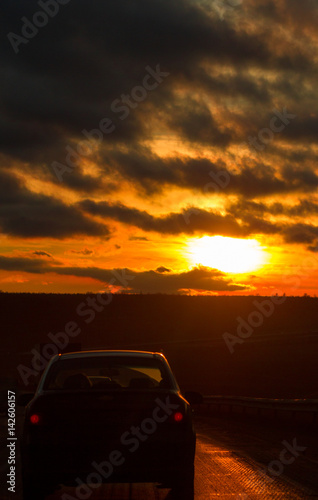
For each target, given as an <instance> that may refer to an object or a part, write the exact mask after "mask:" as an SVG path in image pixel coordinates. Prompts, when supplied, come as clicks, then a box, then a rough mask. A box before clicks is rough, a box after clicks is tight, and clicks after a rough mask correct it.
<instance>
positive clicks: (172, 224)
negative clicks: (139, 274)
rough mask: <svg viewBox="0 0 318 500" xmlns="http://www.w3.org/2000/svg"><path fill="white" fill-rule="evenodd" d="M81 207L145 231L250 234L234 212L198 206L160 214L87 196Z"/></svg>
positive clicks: (86, 210) (93, 213) (88, 211)
mask: <svg viewBox="0 0 318 500" xmlns="http://www.w3.org/2000/svg"><path fill="white" fill-rule="evenodd" d="M79 207H80V208H81V209H82V210H84V211H85V212H86V213H89V214H91V215H99V216H104V217H105V218H107V219H108V218H110V219H112V220H117V221H119V222H122V223H124V224H130V225H133V226H136V227H138V228H140V229H142V230H143V231H155V232H158V233H162V234H180V233H185V234H193V233H195V232H201V233H202V232H204V233H207V234H221V235H224V236H244V235H246V234H247V229H246V228H244V227H242V226H241V225H240V224H239V223H238V222H237V221H236V219H235V218H234V217H232V216H231V215H221V214H219V213H214V212H213V211H207V210H202V209H199V208H195V207H189V208H186V209H184V210H183V211H182V212H181V213H169V214H167V215H163V216H159V217H156V216H154V215H151V214H149V213H148V212H146V211H142V210H138V209H137V208H130V207H126V206H124V205H122V204H117V205H112V204H109V203H107V202H95V201H93V200H84V201H82V202H80V203H79Z"/></svg>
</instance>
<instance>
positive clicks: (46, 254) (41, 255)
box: [33, 251, 52, 258]
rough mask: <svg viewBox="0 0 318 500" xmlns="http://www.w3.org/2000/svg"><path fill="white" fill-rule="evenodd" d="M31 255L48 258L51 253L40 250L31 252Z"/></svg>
mask: <svg viewBox="0 0 318 500" xmlns="http://www.w3.org/2000/svg"><path fill="white" fill-rule="evenodd" d="M33 255H38V256H39V257H50V258H51V257H52V255H51V254H49V253H47V252H42V251H36V252H33Z"/></svg>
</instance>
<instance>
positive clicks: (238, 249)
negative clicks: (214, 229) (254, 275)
mask: <svg viewBox="0 0 318 500" xmlns="http://www.w3.org/2000/svg"><path fill="white" fill-rule="evenodd" d="M188 248H189V253H190V259H191V261H192V263H193V264H194V265H202V266H206V267H211V268H213V269H218V270H219V271H223V272H225V273H247V272H251V271H255V270H257V269H259V268H260V267H262V265H263V264H264V263H265V252H264V251H263V249H262V247H261V245H260V243H259V242H258V241H256V240H247V239H239V238H228V237H224V236H203V237H202V238H199V239H193V240H191V241H190V242H189V244H188Z"/></svg>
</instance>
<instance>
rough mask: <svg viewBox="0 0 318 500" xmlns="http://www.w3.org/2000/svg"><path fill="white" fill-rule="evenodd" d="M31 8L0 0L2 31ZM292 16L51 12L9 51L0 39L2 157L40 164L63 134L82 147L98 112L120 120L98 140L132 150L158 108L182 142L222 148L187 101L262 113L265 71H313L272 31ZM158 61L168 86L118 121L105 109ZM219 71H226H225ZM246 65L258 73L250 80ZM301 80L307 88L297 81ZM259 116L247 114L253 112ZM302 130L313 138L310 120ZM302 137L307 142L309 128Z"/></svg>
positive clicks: (226, 135) (211, 121) (148, 7)
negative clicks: (229, 103)
mask: <svg viewBox="0 0 318 500" xmlns="http://www.w3.org/2000/svg"><path fill="white" fill-rule="evenodd" d="M271 5H272V4H271ZM284 6H285V7H284ZM38 10H40V8H39V5H38V4H37V3H36V2H34V1H31V2H27V3H25V2H24V1H22V0H17V1H15V2H14V5H13V4H12V2H11V1H9V0H4V1H3V3H2V16H1V28H2V31H3V33H4V34H5V35H6V34H7V33H9V32H14V33H16V34H19V35H20V34H21V29H22V26H23V22H22V21H21V18H22V16H25V17H26V18H28V19H29V20H32V17H33V15H34V13H35V12H37V11H38ZM298 10H299V9H297V8H296V6H294V7H293V9H291V12H292V13H293V15H291V12H290V9H289V8H288V7H287V3H286V2H281V5H280V8H275V7H274V6H270V5H267V4H266V3H265V4H262V5H261V6H259V5H258V4H257V3H256V2H255V4H254V3H253V2H249V3H248V6H245V5H243V4H242V5H240V6H237V7H236V8H233V9H232V11H233V12H232V13H233V14H234V15H235V16H237V17H235V20H236V22H235V23H232V22H231V15H229V16H225V18H224V20H220V17H219V15H218V13H217V12H216V10H215V9H214V10H213V6H211V3H210V2H205V3H204V2H201V3H200V2H194V1H193V2H192V1H190V0H176V1H174V2H171V1H169V0H155V1H152V2H148V1H146V0H141V1H138V2H136V1H131V0H121V1H118V2H115V1H110V2H102V1H96V2H94V3H93V4H91V5H90V6H89V9H88V8H87V3H86V2H85V1H84V0H78V1H77V2H71V3H70V4H69V5H66V6H62V5H60V6H59V13H58V14H57V15H56V17H55V18H54V19H50V20H49V22H48V24H47V26H45V27H44V28H42V29H41V28H40V29H39V33H38V34H37V35H36V36H35V37H34V38H31V39H29V41H28V43H27V44H21V45H20V46H19V47H18V50H19V53H18V54H15V53H14V50H13V48H12V46H11V44H10V41H9V39H8V38H6V39H5V40H4V43H3V44H2V48H1V52H0V53H1V60H2V72H3V78H2V92H1V98H0V99H1V107H2V114H3V115H2V120H1V121H0V146H1V147H2V151H3V152H5V153H6V154H8V155H9V156H13V157H14V158H19V159H22V160H23V161H29V162H30V163H31V164H32V163H36V162H40V163H41V164H43V165H46V166H48V165H50V164H51V162H52V161H54V160H56V161H61V160H63V156H64V157H65V151H64V149H65V146H66V145H67V144H68V142H67V140H66V138H67V137H71V138H72V141H74V139H75V138H76V140H79V141H81V140H83V138H84V137H83V134H82V130H83V129H84V128H85V129H87V130H90V129H95V128H98V124H99V122H100V120H101V119H102V118H104V117H110V118H111V119H113V120H114V121H115V123H116V125H117V126H116V130H115V132H114V133H113V134H111V137H108V138H105V142H106V144H109V143H111V144H114V143H116V142H119V143H122V142H125V143H127V142H133V143H136V142H138V141H139V140H140V139H142V138H144V137H145V136H147V135H149V130H148V127H147V118H148V117H149V116H153V115H155V114H158V112H160V114H161V115H160V116H162V114H163V120H164V122H165V123H166V124H169V125H170V126H171V127H172V128H173V129H174V130H175V132H177V133H181V135H182V136H183V137H186V138H187V139H188V140H189V141H190V142H201V143H210V142H211V144H213V145H214V146H219V147H221V148H223V147H225V146H227V145H228V144H229V142H230V140H231V139H232V138H233V136H235V131H234V130H233V129H230V127H228V126H226V125H225V124H224V123H222V124H220V123H219V122H218V119H216V118H215V116H214V113H213V114H212V113H211V111H210V109H208V107H207V106H206V105H205V104H203V101H202V99H201V100H198V99H197V98H196V95H195V94H198V93H199V94H202V90H203V92H204V93H205V94H206V95H207V96H208V97H209V98H212V99H213V98H216V99H218V98H219V96H223V97H225V98H229V99H231V98H232V97H236V96H237V97H240V96H242V97H243V98H244V100H245V101H249V100H253V101H255V100H256V101H257V102H258V103H259V105H264V104H266V106H267V107H269V106H270V102H271V100H272V95H271V94H272V91H273V93H275V91H276V92H277V82H276V81H275V80H273V79H272V78H271V79H269V78H266V74H265V72H266V70H268V71H269V72H271V71H277V72H278V73H280V74H281V73H284V71H286V72H289V75H288V78H286V80H285V81H286V82H287V81H288V80H289V81H290V80H291V78H295V76H294V75H293V74H292V75H291V74H290V73H291V72H294V73H295V74H297V73H299V71H302V72H303V73H305V74H308V75H310V74H311V73H312V71H313V65H312V61H311V59H310V57H309V54H307V52H306V50H305V49H307V46H304V47H302V46H301V44H299V43H296V42H295V43H292V40H291V39H290V37H287V36H285V35H284V32H283V30H281V31H280V33H279V35H278V34H277V33H276V31H277V30H275V26H276V22H277V21H279V22H281V20H282V19H284V16H285V19H286V20H287V19H288V20H289V22H290V25H291V26H293V21H296V14H295V13H296V12H297V14H298ZM260 12H262V16H267V17H268V22H267V24H266V26H262V23H261V22H259V21H258V18H257V16H259V14H260ZM313 12H314V13H315V14H316V9H315V8H314V6H313V4H312V3H309V2H307V3H306V10H305V12H303V10H302V15H301V19H302V20H304V19H306V21H307V22H308V21H309V19H310V17H311V14H312V13H313ZM287 14H288V15H287ZM240 16H241V17H240ZM246 18H247V19H248V18H251V19H253V21H254V22H256V23H257V24H256V25H257V26H258V27H259V28H261V29H255V30H252V29H249V28H248V23H245V24H244V23H240V22H239V21H240V20H241V19H246ZM264 18H265V17H264ZM271 33H273V34H274V35H275V36H274V37H271ZM278 36H280V39H279V42H280V43H279V50H276V51H274V50H272V46H271V43H273V42H272V41H271V39H272V38H274V40H275V41H276V39H277V37H278ZM276 47H277V45H276ZM157 64H160V65H161V67H162V69H163V70H165V71H168V72H169V73H170V75H171V76H169V79H170V83H168V85H166V86H165V85H163V86H162V87H159V88H158V89H156V91H155V92H150V95H149V98H147V100H146V102H145V103H141V105H140V106H138V107H137V108H136V109H132V110H131V113H130V115H129V117H128V118H127V119H126V120H122V121H121V120H120V119H119V115H118V114H116V113H114V112H112V111H111V103H112V102H113V100H114V99H117V98H119V97H120V96H121V95H122V94H129V93H130V92H131V90H132V89H133V88H134V87H135V86H136V85H140V84H141V83H142V80H143V77H144V75H145V67H146V66H148V65H150V66H151V67H155V66H156V65H157ZM220 68H230V69H231V70H230V71H223V72H222V71H220ZM255 68H258V69H261V70H262V71H263V72H264V76H262V77H260V76H259V75H258V76H253V77H252V76H251V71H252V70H254V69H255ZM167 82H168V80H167ZM275 85H276V87H275ZM299 85H301V86H302V87H303V88H305V87H306V86H304V85H302V82H299ZM293 87H294V88H295V85H294V86H293V85H291V87H290V90H291V91H292V89H293ZM180 89H187V94H188V96H191V98H190V99H189V98H188V97H186V98H184V99H182V98H180V93H179V91H180ZM285 90H286V88H285ZM298 94H299V93H298ZM284 96H285V98H286V93H285V94H284ZM243 104H244V103H243ZM262 108H263V106H262ZM224 111H226V109H224ZM245 114H246V113H245ZM259 114H260V113H259V112H255V116H256V117H257V116H258V115H259ZM243 115H244V113H243ZM246 116H247V118H246V119H247V120H248V119H249V118H248V114H246ZM312 121H314V119H313V120H312ZM263 126H264V125H263ZM308 127H309V128H312V130H313V133H314V132H315V130H316V128H315V127H316V126H315V125H308ZM299 129H302V127H301V126H300V125H299ZM302 130H303V135H305V133H306V129H302ZM312 137H313V135H312ZM54 151H55V153H54ZM63 151H64V153H63ZM52 180H53V181H54V179H52ZM68 182H69V186H70V187H71V188H72V189H75V190H78V189H83V187H85V186H86V185H87V190H89V189H94V187H96V188H97V186H95V184H94V178H91V177H90V176H83V177H82V176H80V175H79V173H78V172H76V173H75V175H74V176H73V177H72V178H71V177H69V179H68Z"/></svg>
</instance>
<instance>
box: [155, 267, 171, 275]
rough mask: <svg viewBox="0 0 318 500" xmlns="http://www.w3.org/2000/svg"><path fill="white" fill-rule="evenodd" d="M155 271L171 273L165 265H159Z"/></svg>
mask: <svg viewBox="0 0 318 500" xmlns="http://www.w3.org/2000/svg"><path fill="white" fill-rule="evenodd" d="M156 272H157V273H171V269H168V268H167V267H164V266H159V267H157V269H156Z"/></svg>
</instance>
